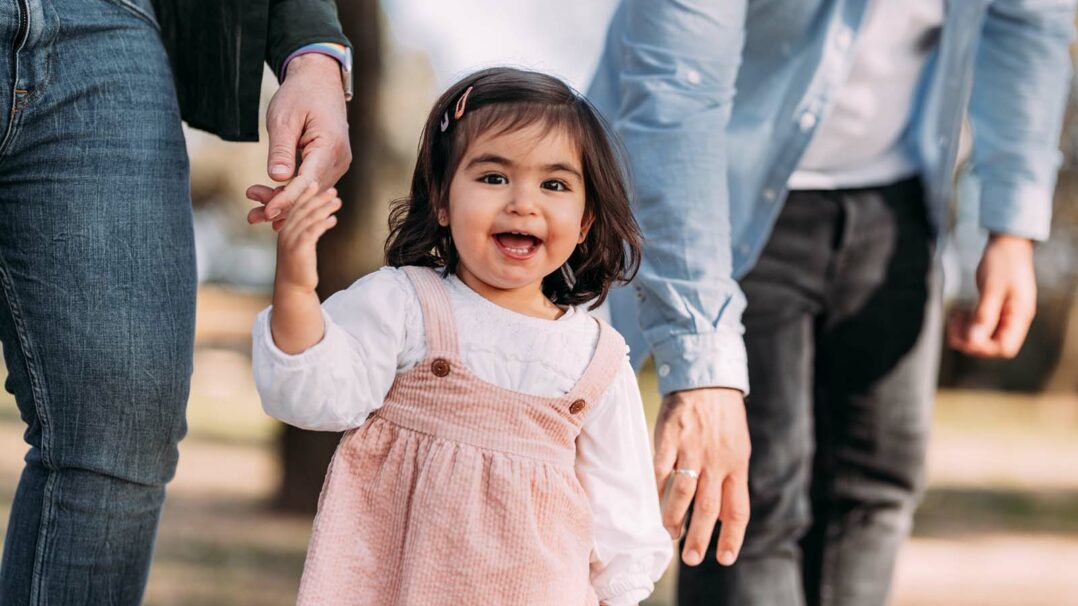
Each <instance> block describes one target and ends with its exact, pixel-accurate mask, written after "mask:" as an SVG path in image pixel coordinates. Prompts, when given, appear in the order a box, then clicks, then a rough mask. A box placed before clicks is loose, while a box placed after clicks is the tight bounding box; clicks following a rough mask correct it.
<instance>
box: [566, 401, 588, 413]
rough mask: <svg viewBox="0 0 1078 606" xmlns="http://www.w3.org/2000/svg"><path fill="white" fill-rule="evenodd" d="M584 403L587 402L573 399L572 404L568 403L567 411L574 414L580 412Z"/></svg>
mask: <svg viewBox="0 0 1078 606" xmlns="http://www.w3.org/2000/svg"><path fill="white" fill-rule="evenodd" d="M585 404H587V402H585V401H584V400H576V401H574V402H573V403H572V404H570V405H569V413H570V414H574V415H575V414H576V413H578V412H580V411H581V410H584V405H585Z"/></svg>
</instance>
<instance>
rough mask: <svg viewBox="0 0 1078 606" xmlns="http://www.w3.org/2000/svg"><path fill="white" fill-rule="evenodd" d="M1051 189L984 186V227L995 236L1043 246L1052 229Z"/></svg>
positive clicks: (1017, 185) (1024, 186)
mask: <svg viewBox="0 0 1078 606" xmlns="http://www.w3.org/2000/svg"><path fill="white" fill-rule="evenodd" d="M1052 194H1053V191H1052V189H1050V188H1045V187H1042V186H1038V185H1033V184H1028V183H1024V184H1023V183H1019V184H1008V183H999V182H995V183H993V182H986V181H982V182H981V212H980V222H981V226H982V227H984V228H985V229H987V230H988V231H990V232H993V233H1000V234H1008V235H1011V236H1021V237H1024V238H1029V239H1030V240H1036V241H1039V242H1043V241H1044V240H1047V239H1048V234H1049V232H1050V231H1051V227H1052Z"/></svg>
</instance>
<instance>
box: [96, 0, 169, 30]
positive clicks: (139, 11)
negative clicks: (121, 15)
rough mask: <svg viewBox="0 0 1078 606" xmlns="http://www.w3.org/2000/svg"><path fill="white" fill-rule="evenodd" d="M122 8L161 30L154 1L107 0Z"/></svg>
mask: <svg viewBox="0 0 1078 606" xmlns="http://www.w3.org/2000/svg"><path fill="white" fill-rule="evenodd" d="M107 1H108V2H111V3H112V4H115V5H116V6H119V7H120V8H123V9H125V10H127V11H128V12H130V13H131V14H133V15H135V16H137V17H139V18H140V19H142V20H143V21H145V22H147V23H149V24H150V25H152V26H153V27H154V29H156V30H157V31H158V32H160V31H161V26H160V24H158V23H157V13H156V12H155V11H154V8H153V3H152V2H151V1H150V0H107Z"/></svg>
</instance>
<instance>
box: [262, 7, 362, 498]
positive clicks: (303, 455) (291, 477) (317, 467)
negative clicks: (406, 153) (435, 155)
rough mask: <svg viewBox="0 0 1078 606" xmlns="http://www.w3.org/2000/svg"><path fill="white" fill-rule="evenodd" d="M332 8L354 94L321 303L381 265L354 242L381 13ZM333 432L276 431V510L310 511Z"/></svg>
mask: <svg viewBox="0 0 1078 606" xmlns="http://www.w3.org/2000/svg"><path fill="white" fill-rule="evenodd" d="M337 7H338V11H339V14H340V19H341V24H342V26H343V27H344V34H345V36H347V37H348V39H349V40H351V41H352V45H353V50H354V56H355V60H354V67H353V80H354V82H355V87H354V88H355V97H354V98H353V99H352V101H351V102H350V103H349V104H348V124H349V139H350V140H351V144H352V166H351V168H350V169H349V171H348V173H347V174H346V175H345V176H344V177H343V178H342V179H341V180H340V182H339V183H338V184H337V189H338V190H339V191H340V197H341V199H342V200H343V201H344V205H343V208H341V210H340V211H339V212H338V213H337V219H338V223H337V226H336V227H335V228H334V229H332V230H330V231H329V232H327V233H326V235H325V236H323V237H322V239H321V240H320V241H319V243H318V273H319V284H318V296H319V297H320V298H321V299H322V300H323V301H324V300H325V299H326V298H327V297H329V296H330V295H331V294H333V293H335V292H337V291H338V290H341V289H344V288H347V287H348V286H349V285H350V284H351V283H352V282H354V281H355V280H356V279H357V278H358V277H360V276H361V275H363V274H364V273H367V272H370V271H372V270H374V269H377V268H378V267H379V265H381V247H380V246H378V247H372V246H370V245H369V244H370V243H369V242H365V240H369V238H362V235H364V234H366V233H369V232H370V231H371V229H370V226H368V225H365V223H368V222H369V220H371V219H373V218H374V217H375V216H378V213H376V212H371V207H372V206H375V205H376V204H375V200H374V197H375V189H374V182H375V173H376V172H377V166H378V162H377V159H378V156H379V153H380V148H381V143H380V140H381V137H380V134H379V127H378V122H377V118H378V95H379V89H380V86H379V85H380V81H381V75H382V74H381V72H382V39H381V32H380V30H381V27H380V23H381V13H380V11H379V8H378V2H377V0H347V1H344V2H338V3H337ZM364 244H368V245H367V246H364ZM340 435H341V434H337V433H325V432H313V431H304V430H301V429H297V428H295V427H291V426H285V427H284V430H283V432H282V434H281V441H280V456H281V463H282V465H281V467H282V472H283V473H282V478H281V485H280V488H279V490H278V493H277V506H278V507H279V508H280V509H282V510H286V511H292V512H301V513H311V512H313V511H314V510H315V508H316V507H317V504H318V495H319V492H320V491H321V488H322V480H323V478H324V476H325V471H326V466H327V465H328V464H329V460H330V458H331V457H332V455H333V451H334V449H336V447H337V443H338V442H339V441H340Z"/></svg>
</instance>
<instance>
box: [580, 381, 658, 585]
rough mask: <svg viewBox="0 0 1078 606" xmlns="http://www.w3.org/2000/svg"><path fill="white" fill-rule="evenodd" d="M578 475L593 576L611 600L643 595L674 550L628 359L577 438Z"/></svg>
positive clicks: (594, 581) (638, 392) (636, 387)
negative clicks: (586, 508) (587, 506)
mask: <svg viewBox="0 0 1078 606" xmlns="http://www.w3.org/2000/svg"><path fill="white" fill-rule="evenodd" d="M576 473H577V477H578V478H579V479H580V483H581V485H582V486H583V487H584V491H585V492H586V493H587V495H588V499H589V502H590V503H591V509H592V519H593V520H594V522H593V524H594V537H595V545H594V551H593V554H592V564H591V582H592V586H593V588H594V589H595V592H596V594H597V595H598V596H599V599H600V600H602V601H603V603H604V604H608V605H609V606H624V605H627V604H636V603H637V602H639V601H641V600H643V599H645V598H647V597H648V596H649V595H651V592H652V591H653V590H654V588H655V582H656V581H658V580H659V578H660V577H662V575H663V572H664V571H665V570H666V567H667V565H668V564H669V563H670V558H671V557H672V554H673V544H672V542H671V540H670V535H669V534H667V532H666V530H665V529H664V528H663V526H662V519H661V517H660V514H659V495H658V491H657V490H656V488H655V479H654V477H655V476H654V474H653V473H652V464H651V446H650V444H649V441H648V429H647V423H646V421H645V420H644V405H643V402H642V401H641V398H640V388H639V387H638V386H637V383H636V375H635V374H634V373H633V370H632V367H631V366H630V364H629V361H628V360H626V361H625V364H624V366H623V367H622V369H621V371H620V372H619V373H618V375H617V377H616V378H615V380H614V382H613V384H612V385H611V387H610V389H609V391H608V392H607V394H606V395H605V396H604V397H603V399H602V400H601V401H600V403H599V406H598V407H597V408H596V409H595V410H594V411H593V412H592V413H591V414H590V415H589V416H588V418H587V419H586V420H585V421H584V426H583V428H582V429H581V433H580V436H579V437H578V438H577V459H576Z"/></svg>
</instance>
